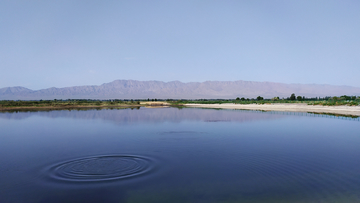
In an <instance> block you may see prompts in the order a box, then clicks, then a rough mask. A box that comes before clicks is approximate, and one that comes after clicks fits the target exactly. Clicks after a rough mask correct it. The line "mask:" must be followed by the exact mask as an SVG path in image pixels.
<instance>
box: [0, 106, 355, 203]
mask: <svg viewBox="0 0 360 203" xmlns="http://www.w3.org/2000/svg"><path fill="white" fill-rule="evenodd" d="M0 131H1V133H0V163H1V164H0V202H5V203H6V202H27V203H28V202H52V203H54V202H55V203H56V202H111V203H112V202H114V203H115V202H116V203H121V202H131V203H132V202H204V203H205V202H206V203H209V202H222V203H225V202H359V201H360V147H359V146H360V133H359V132H360V121H359V118H348V117H337V116H331V115H318V114H311V113H286V112H260V111H245V110H215V109H192V108H183V109H178V108H143V107H141V108H140V109H89V110H54V111H23V112H21V111H19V112H17V111H14V112H0Z"/></svg>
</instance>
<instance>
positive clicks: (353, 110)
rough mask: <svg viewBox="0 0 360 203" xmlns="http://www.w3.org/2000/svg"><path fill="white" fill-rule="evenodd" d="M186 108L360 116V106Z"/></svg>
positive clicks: (236, 105)
mask: <svg viewBox="0 0 360 203" xmlns="http://www.w3.org/2000/svg"><path fill="white" fill-rule="evenodd" d="M186 106H187V107H198V108H221V109H244V110H262V111H292V112H314V113H330V114H341V115H353V116H360V106H320V105H307V104H186Z"/></svg>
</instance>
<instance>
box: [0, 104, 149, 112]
mask: <svg viewBox="0 0 360 203" xmlns="http://www.w3.org/2000/svg"><path fill="white" fill-rule="evenodd" d="M142 106H143V105H112V106H109V105H105V106H75V105H74V106H24V107H22V106H20V107H0V112H1V111H8V110H37V109H38V110H47V109H48V110H62V109H87V108H88V109H97V108H132V107H133V108H136V107H142Z"/></svg>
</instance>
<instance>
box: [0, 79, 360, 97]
mask: <svg viewBox="0 0 360 203" xmlns="http://www.w3.org/2000/svg"><path fill="white" fill-rule="evenodd" d="M292 93H295V94H296V95H297V96H298V95H300V96H306V97H324V96H340V95H357V96H359V95H360V88H359V87H351V86H334V85H317V84H284V83H275V82H252V81H242V80H238V81H206V82H188V83H183V82H180V81H172V82H161V81H137V80H115V81H113V82H110V83H104V84H102V85H98V86H97V85H88V86H73V87H64V88H55V87H51V88H47V89H41V90H31V89H28V88H25V87H5V88H1V89H0V100H18V99H20V100H38V99H147V98H150V99H152V98H157V99H234V98H236V97H245V98H255V97H257V96H262V97H264V98H272V97H275V96H278V97H280V98H281V97H289V96H290V94H292Z"/></svg>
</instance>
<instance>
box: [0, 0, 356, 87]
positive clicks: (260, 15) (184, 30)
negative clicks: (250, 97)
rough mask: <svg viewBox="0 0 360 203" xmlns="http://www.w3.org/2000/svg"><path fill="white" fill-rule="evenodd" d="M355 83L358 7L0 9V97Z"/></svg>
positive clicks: (228, 4)
mask: <svg viewBox="0 0 360 203" xmlns="http://www.w3.org/2000/svg"><path fill="white" fill-rule="evenodd" d="M359 76H360V1H359V0H353V1H351V0H338V1H332V0H308V1H307V0H297V1H295V0H284V1H277V0H247V1H241V0H234V1H227V0H217V1H210V0H202V1H197V0H191V1H190V0H189V1H186V0H181V1H176V0H170V1H165V0H164V1H156V0H151V1H149V0H144V1H139V0H128V1H125V0H123V1H106V0H101V1H100V0H97V1H91V0H84V1H76V0H69V1H67V0H61V1H55V0H50V1H49V0H43V1H41V0H36V1H28V0H23V1H18V0H2V1H0V88H1V87H7V86H24V87H27V88H30V89H34V90H37V89H42V88H48V87H66V86H75V85H100V84H102V83H106V82H111V81H113V80H116V79H134V80H159V81H165V82H167V81H174V80H179V81H182V82H203V81H207V80H219V81H235V80H246V81H270V82H283V83H302V84H308V83H311V84H312V83H316V84H333V85H350V86H356V87H360V77H359Z"/></svg>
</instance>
